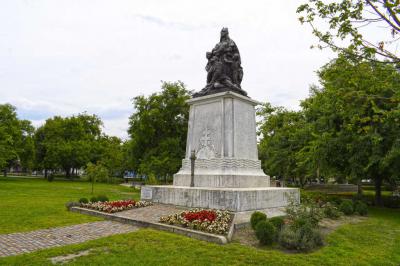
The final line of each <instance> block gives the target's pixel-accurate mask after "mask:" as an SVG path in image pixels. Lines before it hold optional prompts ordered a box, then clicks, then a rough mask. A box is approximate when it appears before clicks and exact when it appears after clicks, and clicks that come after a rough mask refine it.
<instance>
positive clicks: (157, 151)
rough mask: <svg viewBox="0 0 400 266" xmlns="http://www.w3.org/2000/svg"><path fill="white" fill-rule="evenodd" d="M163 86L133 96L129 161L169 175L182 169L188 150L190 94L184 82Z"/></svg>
mask: <svg viewBox="0 0 400 266" xmlns="http://www.w3.org/2000/svg"><path fill="white" fill-rule="evenodd" d="M161 89H162V91H161V92H160V93H154V94H152V95H150V96H149V97H145V96H137V97H135V98H134V100H133V105H134V108H135V113H133V114H132V116H131V117H130V119H129V130H128V133H129V136H130V138H131V140H130V141H129V143H127V161H128V162H129V166H130V168H131V169H136V170H137V171H138V172H139V173H141V174H145V175H147V176H149V175H150V174H155V175H157V176H161V177H164V178H168V177H169V176H172V175H173V174H174V173H176V172H177V171H178V169H179V167H180V165H181V163H182V162H181V158H183V156H184V154H185V146H186V137H187V136H186V135H187V123H188V116H189V106H188V104H187V103H186V100H188V99H189V98H190V94H189V92H188V91H187V90H186V89H185V86H184V84H183V83H181V82H175V83H168V82H163V84H162V88H161Z"/></svg>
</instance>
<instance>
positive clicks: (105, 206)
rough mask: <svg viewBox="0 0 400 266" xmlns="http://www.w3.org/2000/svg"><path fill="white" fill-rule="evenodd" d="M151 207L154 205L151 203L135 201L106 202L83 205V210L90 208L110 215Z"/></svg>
mask: <svg viewBox="0 0 400 266" xmlns="http://www.w3.org/2000/svg"><path fill="white" fill-rule="evenodd" d="M150 205H152V203H151V202H147V201H134V200H116V201H106V202H90V203H81V207H83V208H88V209H93V210H97V211H102V212H108V213H114V212H120V211H125V210H129V209H133V208H141V207H146V206H150Z"/></svg>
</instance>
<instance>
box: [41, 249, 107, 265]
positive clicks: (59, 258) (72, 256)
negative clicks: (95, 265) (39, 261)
mask: <svg viewBox="0 0 400 266" xmlns="http://www.w3.org/2000/svg"><path fill="white" fill-rule="evenodd" d="M94 251H96V250H95V249H93V248H91V249H87V250H82V251H80V252H78V253H73V254H67V255H63V256H57V257H52V258H50V259H49V260H50V261H51V263H52V264H64V263H67V262H71V261H72V260H74V259H76V258H79V257H83V256H88V255H90V254H91V253H92V252H94ZM103 251H107V250H106V249H104V250H103Z"/></svg>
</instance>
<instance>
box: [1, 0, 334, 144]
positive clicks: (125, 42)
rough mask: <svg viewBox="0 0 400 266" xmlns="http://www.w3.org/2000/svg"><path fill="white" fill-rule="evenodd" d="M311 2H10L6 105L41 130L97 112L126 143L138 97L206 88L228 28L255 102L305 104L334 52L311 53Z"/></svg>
mask: <svg viewBox="0 0 400 266" xmlns="http://www.w3.org/2000/svg"><path fill="white" fill-rule="evenodd" d="M302 2H304V1H301V0H296V1H265V0H259V1H251V2H244V1H212V0H207V1H183V0H181V1H178V0H176V1H155V0H151V1H130V0H126V1H105V0H104V1H95V2H94V1H89V0H86V1H70V0H65V1H61V0H42V1H39V0H35V1H33V0H32V1H29V0H25V1H16V0H4V1H2V3H1V8H0V38H1V40H2V41H1V42H0V102H10V103H11V104H13V105H15V106H17V108H18V112H19V114H20V116H23V117H24V118H27V119H32V120H34V121H35V124H39V123H40V122H41V121H44V120H45V119H46V118H47V117H51V116H53V115H70V114H77V113H79V112H83V111H88V112H91V113H96V114H98V115H99V116H100V117H101V118H102V119H103V120H104V124H105V131H106V132H107V133H109V134H115V135H118V136H121V137H126V136H127V134H126V129H127V127H128V123H127V121H128V117H129V114H130V113H131V112H132V111H133V107H132V103H131V99H132V98H133V97H135V96H137V95H139V94H146V95H148V94H150V93H152V92H155V91H157V90H159V88H160V84H161V83H160V80H166V81H176V80H181V81H183V82H184V83H185V84H187V85H188V88H189V89H191V90H199V89H201V88H202V87H203V86H204V85H205V79H206V73H205V70H204V66H205V64H206V59H205V52H206V51H208V50H210V49H212V48H213V46H214V45H215V44H216V43H217V42H218V40H219V31H220V29H221V28H222V27H224V26H227V27H229V29H230V35H231V38H232V39H233V40H234V41H235V42H236V44H237V45H238V47H239V50H240V52H241V56H242V61H243V68H244V80H243V84H242V87H243V88H244V89H245V90H246V91H248V93H249V95H250V96H251V97H252V98H255V99H257V100H260V101H270V102H272V103H273V104H279V105H283V106H286V107H288V108H292V109H295V108H298V103H299V100H301V99H303V98H304V97H306V96H307V95H308V87H309V84H311V83H315V82H316V76H315V73H314V71H315V70H316V69H318V68H319V67H320V66H322V65H323V64H324V63H326V62H328V60H329V58H330V57H332V54H331V53H329V52H327V51H324V52H321V51H315V50H310V49H309V47H310V45H311V44H312V43H315V39H314V38H313V37H312V35H311V30H310V29H309V28H307V27H306V26H301V25H300V23H299V22H298V21H297V14H296V13H295V10H296V7H297V6H298V5H299V4H301V3H302Z"/></svg>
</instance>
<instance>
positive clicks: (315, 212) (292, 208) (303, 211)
mask: <svg viewBox="0 0 400 266" xmlns="http://www.w3.org/2000/svg"><path fill="white" fill-rule="evenodd" d="M285 210H286V214H287V218H288V219H289V220H290V221H292V222H294V221H295V220H298V219H302V220H306V221H307V222H309V223H311V225H313V226H317V225H318V223H319V222H320V221H321V220H322V218H324V213H323V210H322V209H321V208H320V207H319V206H318V205H317V204H316V203H313V202H309V203H306V204H295V202H293V201H290V203H289V205H288V206H286V208H285Z"/></svg>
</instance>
